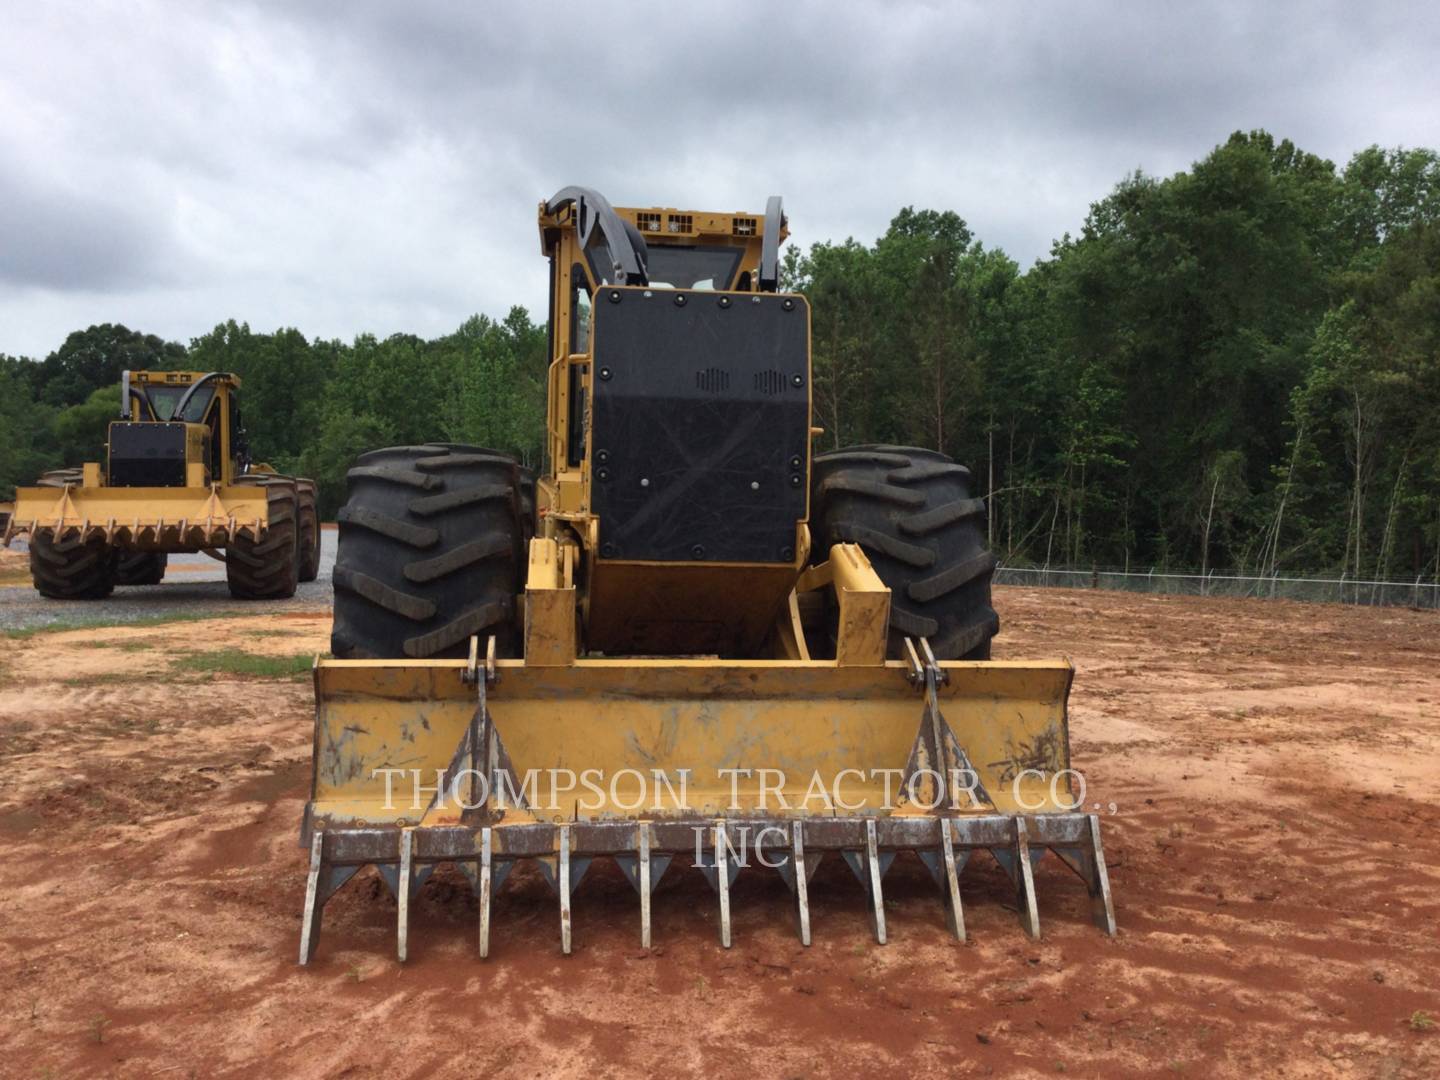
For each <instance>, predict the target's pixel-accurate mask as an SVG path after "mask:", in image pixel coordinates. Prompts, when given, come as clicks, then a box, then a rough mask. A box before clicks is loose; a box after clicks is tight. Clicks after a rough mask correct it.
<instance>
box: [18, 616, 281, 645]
mask: <svg viewBox="0 0 1440 1080" xmlns="http://www.w3.org/2000/svg"><path fill="white" fill-rule="evenodd" d="M269 614H271V612H268V611H256V612H254V613H249V612H243V611H173V612H170V613H168V614H165V615H142V616H141V617H140V618H138V619H75V620H68V621H61V622H53V623H45V624H44V625H43V626H24V627H21V628H19V629H16V630H4V631H0V634H3V635H4V636H5V637H6V638H8V639H9V640H11V641H24V640H25V639H26V638H32V637H35V636H36V635H38V634H63V633H65V632H66V631H67V630H105V629H112V628H115V627H126V626H167V625H169V624H170V623H187V622H203V621H205V620H207V619H253V618H256V617H258V616H262V615H269Z"/></svg>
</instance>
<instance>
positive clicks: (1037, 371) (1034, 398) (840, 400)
mask: <svg viewBox="0 0 1440 1080" xmlns="http://www.w3.org/2000/svg"><path fill="white" fill-rule="evenodd" d="M784 269H785V278H786V287H788V288H793V289H797V290H799V291H802V292H804V293H806V294H808V296H809V297H810V300H811V308H812V320H813V322H812V326H813V363H814V376H815V379H814V389H815V411H816V423H817V424H818V425H819V426H821V427H823V428H824V429H825V433H824V435H823V436H821V439H820V445H821V446H823V447H826V448H828V447H831V446H842V445H852V444H857V443H887V442H888V443H900V444H908V445H920V446H927V447H933V448H936V449H939V450H942V451H944V452H945V453H948V454H950V455H952V456H953V457H955V458H956V459H957V460H960V461H963V462H965V463H967V464H969V465H970V466H971V468H972V470H973V472H974V475H975V484H976V490H977V492H979V493H981V494H986V495H988V497H989V500H990V506H991V515H990V528H991V533H992V543H993V546H994V548H995V549H996V551H997V553H998V554H999V555H1000V556H1001V557H1002V559H1004V560H1006V561H1008V562H1010V563H1015V564H1021V563H1032V564H1050V565H1080V566H1089V565H1128V566H1137V565H1138V566H1161V567H1198V568H1202V569H1203V568H1213V567H1230V568H1236V569H1240V570H1243V571H1247V572H1255V573H1283V572H1302V571H1327V572H1337V573H1338V572H1343V573H1345V574H1346V575H1347V576H1349V577H1352V578H1354V577H1359V578H1366V577H1370V576H1380V577H1390V576H1402V577H1407V576H1418V575H1424V576H1426V577H1427V578H1428V577H1436V578H1440V421H1437V418H1440V157H1437V155H1436V153H1435V152H1434V151H1431V150H1426V149H1416V150H1384V149H1380V148H1378V147H1371V148H1369V149H1367V150H1363V151H1361V152H1360V153H1358V154H1356V155H1355V156H1354V157H1353V158H1352V159H1351V160H1350V161H1349V162H1348V163H1347V164H1346V165H1345V166H1344V167H1343V168H1338V167H1336V166H1335V165H1334V164H1333V163H1331V162H1329V161H1326V160H1323V159H1321V158H1319V157H1317V156H1315V155H1312V154H1308V153H1305V152H1304V151H1302V150H1300V149H1298V148H1297V147H1295V146H1294V145H1293V144H1292V143H1290V142H1289V141H1288V140H1277V139H1275V138H1274V137H1272V136H1270V135H1269V134H1267V133H1265V132H1252V133H1236V134H1235V135H1233V136H1231V138H1230V139H1229V140H1228V141H1226V142H1225V143H1224V144H1223V145H1221V146H1218V147H1216V148H1215V149H1214V150H1213V151H1212V152H1211V153H1210V154H1209V155H1207V156H1206V157H1205V158H1204V159H1203V160H1201V161H1199V162H1197V163H1196V164H1195V165H1193V166H1192V167H1191V168H1190V169H1189V170H1187V171H1184V172H1180V173H1176V174H1175V175H1173V176H1170V177H1166V178H1156V177H1151V176H1147V175H1144V174H1142V173H1138V172H1137V173H1135V174H1133V175H1130V176H1127V177H1125V178H1124V179H1123V180H1122V181H1121V182H1120V183H1119V184H1117V185H1116V187H1115V188H1114V190H1113V191H1111V192H1110V193H1109V194H1108V195H1107V196H1106V197H1105V198H1103V199H1101V200H1100V201H1099V202H1096V203H1095V204H1094V205H1093V206H1092V207H1091V209H1090V212H1089V214H1088V215H1087V217H1086V219H1085V221H1084V223H1083V226H1082V227H1081V229H1080V231H1079V232H1078V234H1076V235H1073V236H1072V235H1069V234H1067V235H1065V236H1063V237H1061V238H1060V239H1059V240H1057V241H1056V242H1055V243H1054V245H1053V247H1052V249H1051V252H1050V254H1049V256H1048V257H1046V258H1043V259H1040V260H1039V261H1037V262H1036V263H1035V265H1034V266H1032V267H1031V268H1030V269H1028V270H1026V271H1024V272H1022V271H1021V269H1020V267H1019V266H1018V265H1017V263H1016V262H1015V260H1013V259H1011V258H1010V257H1009V256H1007V255H1006V254H1005V253H1004V252H1003V251H1001V250H999V249H997V248H988V247H986V246H985V245H984V244H983V243H982V242H981V241H980V240H979V239H977V238H976V237H975V236H974V235H972V233H971V230H970V228H969V226H968V225H967V224H966V222H965V221H964V220H963V218H961V217H960V216H959V215H958V214H957V213H955V212H953V211H948V210H944V211H936V210H923V209H920V210H917V209H914V208H908V207H907V208H905V209H903V210H901V211H900V212H899V213H898V214H897V215H896V216H895V217H894V219H893V220H892V221H891V223H890V226H889V228H888V229H887V230H886V232H885V234H884V235H883V236H881V237H879V238H878V239H877V240H875V241H874V242H873V243H870V244H865V243H862V242H859V241H856V240H854V239H849V240H845V241H844V242H832V241H822V242H819V243H815V244H812V245H811V246H810V247H809V248H808V249H802V248H800V247H797V246H795V245H791V246H790V248H789V249H788V250H787V254H786V261H785V268H784ZM545 341H546V338H545V329H544V326H543V323H542V324H537V323H535V322H534V321H532V319H531V316H530V314H529V313H528V312H527V311H526V309H524V308H521V307H515V308H513V309H511V311H510V313H509V314H508V315H507V316H506V318H505V319H504V320H503V321H499V322H497V321H494V320H492V319H489V318H487V317H485V316H483V315H478V316H475V317H473V318H471V319H469V320H467V321H466V322H465V323H464V324H463V325H462V326H461V327H460V328H459V329H457V330H456V331H455V332H454V333H453V334H449V335H445V336H443V337H439V338H436V339H433V340H429V341H426V340H423V339H421V338H418V337H415V336H413V335H404V334H402V335H395V336H392V337H389V338H385V339H383V340H382V339H377V338H375V337H373V336H370V335H361V336H360V337H358V338H356V339H355V340H354V341H353V342H350V343H344V342H340V341H333V340H330V341H327V340H319V339H315V340H311V339H307V338H306V337H305V336H304V335H303V334H301V333H300V332H299V331H297V330H294V329H283V330H279V331H277V332H275V333H273V334H262V333H255V332H253V331H251V329H250V328H249V327H248V326H246V325H244V324H236V323H235V322H233V321H231V322H227V323H223V324H221V325H219V326H217V327H216V328H215V329H214V330H213V331H211V332H210V333H209V334H206V335H204V336H202V337H199V338H196V339H194V340H192V341H191V342H190V343H189V345H188V346H183V345H180V344H177V343H173V342H165V341H161V340H160V339H158V338H155V337H153V336H149V335H144V334H141V333H138V332H134V331H130V330H127V329H126V328H124V327H116V326H98V327H91V328H90V329H88V330H84V331H79V332H77V333H74V334H72V335H70V337H69V338H67V339H66V341H65V343H64V344H63V345H62V346H61V347H60V348H59V349H58V350H56V352H54V353H52V354H51V355H50V356H48V357H46V358H45V359H44V360H42V361H39V362H35V361H31V360H26V359H22V358H12V357H0V498H4V497H6V492H7V491H8V489H9V488H10V487H12V486H13V485H14V484H16V483H24V482H28V480H30V479H31V478H32V477H33V476H34V475H35V473H37V472H38V471H39V470H40V469H41V468H43V467H46V466H53V465H58V464H75V463H78V462H79V461H81V460H84V459H85V458H86V457H91V458H93V457H94V456H95V455H96V453H97V450H98V447H99V445H100V444H101V443H102V442H103V431H104V424H105V422H107V421H108V419H109V417H110V416H111V415H113V413H114V412H115V411H117V410H118V390H117V389H116V386H115V383H116V381H117V380H118V378H119V372H120V371H121V370H122V369H123V368H126V367H129V368H140V367H151V368H163V367H166V366H177V365H181V364H184V365H188V366H189V367H191V368H195V369H198V370H228V371H234V372H236V373H238V374H239V375H240V376H241V377H242V379H243V380H244V391H243V395H244V411H245V416H246V424H247V427H248V429H249V431H250V434H251V444H252V446H253V447H254V448H255V450H256V452H257V453H258V454H259V455H260V456H262V457H265V458H268V459H269V460H270V461H271V462H272V463H273V464H275V465H276V466H277V467H278V468H281V469H283V470H289V471H296V472H301V473H304V474H305V475H310V476H314V477H316V478H317V479H318V480H319V481H320V483H321V485H322V492H323V495H324V498H325V503H326V505H325V510H326V511H327V512H333V510H334V509H335V508H336V506H337V505H338V503H339V502H340V501H341V500H342V499H343V480H344V473H345V469H346V468H347V466H348V465H349V463H350V462H351V461H352V460H353V458H354V456H355V455H356V454H358V453H360V452H362V451H364V450H366V449H370V448H373V447H377V446H382V445H389V444H395V443H413V442H423V441H434V440H443V441H450V442H466V443H477V444H480V445H486V446H492V447H496V448H499V449H504V450H508V451H510V452H512V453H515V454H517V455H519V456H520V457H521V458H522V459H523V460H525V461H526V462H527V463H528V464H537V463H538V462H539V455H540V453H541V447H542V446H543V438H542V435H543V422H544V421H543V414H544V386H543V378H544V366H545V353H546V343H545Z"/></svg>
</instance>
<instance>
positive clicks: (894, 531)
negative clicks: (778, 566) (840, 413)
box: [810, 446, 1000, 660]
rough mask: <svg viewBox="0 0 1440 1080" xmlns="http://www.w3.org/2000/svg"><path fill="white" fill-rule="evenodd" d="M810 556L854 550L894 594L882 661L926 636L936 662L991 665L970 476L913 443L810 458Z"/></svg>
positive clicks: (986, 592) (979, 529) (985, 572)
mask: <svg viewBox="0 0 1440 1080" xmlns="http://www.w3.org/2000/svg"><path fill="white" fill-rule="evenodd" d="M810 520H811V530H812V533H813V535H814V538H815V552H814V559H815V561H817V562H823V561H824V560H825V559H826V558H828V557H829V552H830V546H831V545H832V544H837V543H852V544H859V545H860V547H861V548H863V549H864V551H865V554H866V556H867V557H868V558H869V559H870V562H871V565H873V566H874V568H875V572H876V573H877V574H878V575H879V576H880V580H881V581H883V582H884V583H885V584H886V585H888V586H889V587H890V635H889V644H888V646H887V655H889V656H890V657H891V658H892V659H901V658H903V657H904V655H905V653H904V648H905V638H907V637H912V638H919V637H923V638H927V639H929V642H930V648H931V649H932V650H933V651H934V653H935V657H936V659H937V660H988V659H989V658H990V639H991V638H993V637H994V636H995V635H996V634H997V633H999V631H1000V619H999V617H998V616H997V615H996V614H995V609H994V608H993V607H992V606H991V602H990V579H991V577H992V576H993V574H994V572H995V557H994V556H993V555H992V554H991V553H990V552H989V551H988V550H987V549H986V530H985V501H984V500H983V499H976V498H971V496H970V470H969V469H967V468H965V467H964V466H963V465H957V464H955V462H954V461H952V460H951V459H950V458H948V457H946V456H945V455H944V454H941V453H937V452H936V451H934V450H921V449H917V448H915V447H910V446H854V447H849V448H847V449H844V450H835V451H831V452H830V453H827V454H818V455H816V457H815V464H814V475H813V478H812V488H811V495H810Z"/></svg>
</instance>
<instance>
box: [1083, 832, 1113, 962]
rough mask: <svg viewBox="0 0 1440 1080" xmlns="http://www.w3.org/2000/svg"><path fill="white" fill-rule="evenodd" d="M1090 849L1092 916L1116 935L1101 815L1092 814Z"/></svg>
mask: <svg viewBox="0 0 1440 1080" xmlns="http://www.w3.org/2000/svg"><path fill="white" fill-rule="evenodd" d="M1089 818H1090V849H1091V858H1092V859H1093V860H1094V865H1093V867H1092V869H1093V873H1094V882H1093V883H1090V882H1087V883H1086V884H1087V885H1089V887H1090V917H1091V918H1092V919H1093V920H1094V921H1095V925H1096V926H1098V927H1099V928H1100V929H1101V930H1104V931H1105V933H1107V934H1109V935H1110V936H1111V937H1114V936H1115V905H1114V904H1113V903H1112V902H1111V900H1110V875H1109V873H1108V872H1106V870H1105V849H1104V847H1102V846H1101V844H1100V815H1099V814H1090V815H1089Z"/></svg>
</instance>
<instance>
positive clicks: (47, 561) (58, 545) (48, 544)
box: [30, 469, 115, 600]
mask: <svg viewBox="0 0 1440 1080" xmlns="http://www.w3.org/2000/svg"><path fill="white" fill-rule="evenodd" d="M83 477H84V474H83V471H82V470H80V469H51V470H49V471H48V472H45V473H42V474H41V475H40V479H39V480H37V481H35V486H36V487H48V488H63V487H65V486H67V485H74V486H75V487H79V486H80V484H81V483H82V482H83ZM30 580H31V581H33V582H34V583H35V588H36V590H37V591H38V592H39V593H40V595H41V596H44V597H47V598H48V599H51V600H103V599H104V598H105V597H107V596H109V595H110V594H111V593H112V592H114V591H115V552H114V550H113V549H112V548H110V547H109V546H108V545H106V544H105V543H103V542H102V541H97V540H92V541H90V542H89V543H88V544H87V543H82V542H81V541H80V538H79V535H78V533H77V534H76V535H74V536H70V537H69V538H65V537H63V536H62V538H61V539H59V540H56V539H55V538H54V534H53V532H52V531H51V530H50V529H41V530H39V531H38V532H37V533H35V534H34V535H33V536H31V537H30Z"/></svg>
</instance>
